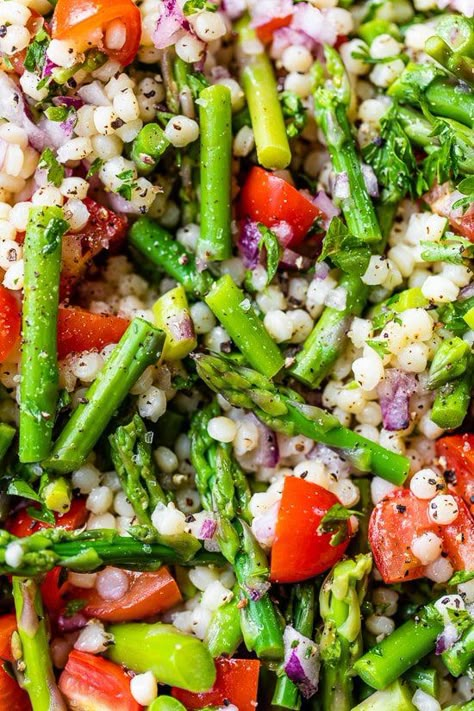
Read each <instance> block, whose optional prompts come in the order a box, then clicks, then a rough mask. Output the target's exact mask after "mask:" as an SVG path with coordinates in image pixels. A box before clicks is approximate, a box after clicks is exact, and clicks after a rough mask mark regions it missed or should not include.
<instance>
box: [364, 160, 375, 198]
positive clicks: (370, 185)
mask: <svg viewBox="0 0 474 711" xmlns="http://www.w3.org/2000/svg"><path fill="white" fill-rule="evenodd" d="M362 176H363V178H364V183H365V187H366V188H367V192H368V193H369V195H370V197H378V196H379V184H378V182H377V177H376V175H375V173H374V171H373V168H371V166H370V165H367V164H366V163H363V164H362Z"/></svg>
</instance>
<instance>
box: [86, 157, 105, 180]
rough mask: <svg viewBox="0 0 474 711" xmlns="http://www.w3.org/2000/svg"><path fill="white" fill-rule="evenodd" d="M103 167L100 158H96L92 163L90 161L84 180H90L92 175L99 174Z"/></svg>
mask: <svg viewBox="0 0 474 711" xmlns="http://www.w3.org/2000/svg"><path fill="white" fill-rule="evenodd" d="M103 165H104V161H103V160H102V158H96V159H95V160H94V161H92V163H91V165H90V168H89V170H88V171H87V175H86V178H92V176H93V175H95V174H96V173H98V172H99V170H100V169H101V168H102V166H103Z"/></svg>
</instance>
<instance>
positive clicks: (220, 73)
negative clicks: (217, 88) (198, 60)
mask: <svg viewBox="0 0 474 711" xmlns="http://www.w3.org/2000/svg"><path fill="white" fill-rule="evenodd" d="M211 77H212V80H213V81H215V82H217V81H219V79H228V78H229V77H230V72H229V70H228V69H227V67H223V66H222V64H218V65H217V66H215V67H212V69H211Z"/></svg>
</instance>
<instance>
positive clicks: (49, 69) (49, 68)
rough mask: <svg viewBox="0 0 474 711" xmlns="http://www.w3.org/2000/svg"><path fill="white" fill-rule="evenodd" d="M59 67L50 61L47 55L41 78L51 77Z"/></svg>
mask: <svg viewBox="0 0 474 711" xmlns="http://www.w3.org/2000/svg"><path fill="white" fill-rule="evenodd" d="M57 66H58V65H57V64H55V63H54V62H52V61H51V60H50V58H49V57H48V55H46V60H45V63H44V65H43V69H42V72H41V78H42V79H44V77H50V76H51V74H52V73H53V69H56V67H57Z"/></svg>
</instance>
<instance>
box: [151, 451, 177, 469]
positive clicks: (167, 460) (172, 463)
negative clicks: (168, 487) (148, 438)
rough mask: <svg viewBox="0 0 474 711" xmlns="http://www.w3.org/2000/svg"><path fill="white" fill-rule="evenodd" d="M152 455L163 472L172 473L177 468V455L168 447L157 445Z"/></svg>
mask: <svg viewBox="0 0 474 711" xmlns="http://www.w3.org/2000/svg"><path fill="white" fill-rule="evenodd" d="M154 456H155V460H156V463H157V464H158V467H159V468H160V469H161V471H162V472H164V473H165V474H172V473H173V472H174V471H176V469H177V468H178V457H177V456H176V454H175V453H174V452H173V450H172V449H169V447H158V449H155V452H154Z"/></svg>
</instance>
